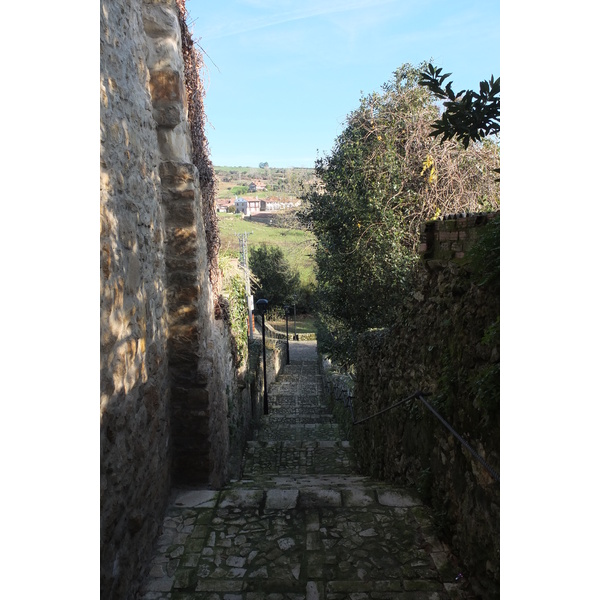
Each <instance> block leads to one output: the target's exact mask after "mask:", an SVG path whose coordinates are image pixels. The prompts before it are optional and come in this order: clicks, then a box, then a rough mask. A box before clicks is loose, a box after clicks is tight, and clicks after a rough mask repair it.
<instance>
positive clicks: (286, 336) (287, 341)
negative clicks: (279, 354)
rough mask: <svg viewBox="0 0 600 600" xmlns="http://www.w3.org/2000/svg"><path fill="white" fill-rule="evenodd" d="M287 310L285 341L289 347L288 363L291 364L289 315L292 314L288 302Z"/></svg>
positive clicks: (285, 308)
mask: <svg viewBox="0 0 600 600" xmlns="http://www.w3.org/2000/svg"><path fill="white" fill-rule="evenodd" d="M283 308H284V310H285V341H286V349H287V363H286V364H288V365H289V364H290V334H289V331H288V317H289V316H290V307H289V306H288V305H287V304H286V305H285V306H284V307H283Z"/></svg>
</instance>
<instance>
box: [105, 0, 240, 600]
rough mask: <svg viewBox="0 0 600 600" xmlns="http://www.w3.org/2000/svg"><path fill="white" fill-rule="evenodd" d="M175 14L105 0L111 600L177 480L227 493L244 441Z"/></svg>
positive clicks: (139, 571)
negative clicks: (217, 308)
mask: <svg viewBox="0 0 600 600" xmlns="http://www.w3.org/2000/svg"><path fill="white" fill-rule="evenodd" d="M180 5H182V1H181V0H110V1H108V0H102V1H101V4H100V44H101V51H100V101H101V113H100V117H101V119H100V131H101V156H100V171H101V182H100V183H101V194H100V212H101V218H100V227H101V232H100V249H101V264H100V267H101V268H100V283H101V297H100V329H101V364H100V381H101V389H100V393H101V404H100V423H101V425H100V445H101V449H100V450H101V465H100V476H101V498H100V502H101V515H100V516H101V524H100V525H101V534H100V535H101V565H100V587H101V597H102V598H103V599H106V600H109V599H110V600H121V599H125V598H132V597H133V596H134V594H135V590H136V587H137V586H138V584H139V582H140V581H141V579H142V577H143V568H144V566H145V565H146V562H147V559H148V557H149V556H150V552H151V549H152V544H153V541H154V539H155V538H156V536H157V534H158V533H159V526H160V523H162V518H163V513H164V509H165V507H166V505H167V502H168V498H169V494H170V490H171V487H172V483H177V484H178V485H181V484H191V485H210V486H212V487H213V488H217V487H220V486H222V485H223V484H224V483H225V482H226V481H227V480H228V479H229V478H230V477H232V476H235V475H236V474H237V473H238V472H239V469H240V467H241V453H242V450H243V446H244V443H245V441H246V439H247V438H248V437H250V436H251V422H252V416H251V412H252V406H251V394H250V388H249V386H247V385H246V383H245V381H246V378H247V376H246V373H245V370H244V369H245V368H246V366H243V368H242V369H241V370H239V371H238V370H236V368H235V364H234V350H233V348H232V345H231V342H230V332H229V327H228V324H227V323H225V322H224V321H222V320H219V319H218V318H217V317H216V316H215V310H214V306H215V299H216V297H217V296H218V291H219V290H218V289H215V286H217V287H218V283H219V282H218V274H215V273H214V272H213V270H212V268H211V265H212V264H213V263H214V252H215V245H214V243H213V242H214V240H213V242H211V243H207V236H210V235H211V234H210V227H208V228H207V227H206V222H205V221H206V217H205V215H208V218H212V217H211V210H212V211H213V212H214V207H212V208H211V206H210V202H209V200H210V198H208V199H205V197H204V195H205V193H204V192H203V191H202V190H205V189H207V185H208V184H207V182H206V181H205V179H206V174H207V173H209V172H210V171H211V170H212V165H210V163H207V164H203V165H201V166H202V176H200V175H199V170H198V167H197V165H196V163H195V162H194V161H196V162H197V152H195V147H194V144H193V136H192V135H191V133H190V123H189V111H188V100H187V96H188V94H187V92H186V89H187V91H189V86H190V82H189V80H188V79H186V65H185V64H184V63H185V60H184V57H183V53H182V35H183V34H182V29H181V20H180V18H181V13H180ZM183 37H185V36H183ZM186 43H188V45H189V40H187V42H186ZM192 129H194V131H195V132H196V135H197V132H198V126H197V124H196V125H194V127H192ZM202 178H204V179H203V180H202V182H201V181H200V180H201V179H202ZM215 219H216V216H215ZM207 230H208V233H207ZM208 246H210V248H209V247H208Z"/></svg>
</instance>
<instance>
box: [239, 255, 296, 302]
mask: <svg viewBox="0 0 600 600" xmlns="http://www.w3.org/2000/svg"><path fill="white" fill-rule="evenodd" d="M250 270H251V271H252V273H253V274H254V277H255V278H256V280H257V283H253V285H252V293H253V294H254V296H255V298H266V299H267V300H268V301H269V308H273V307H277V306H283V305H284V304H285V303H286V302H289V301H290V299H291V297H292V296H293V295H294V293H297V292H298V290H299V287H300V274H299V273H298V271H295V270H293V269H292V267H291V266H290V263H289V262H288V260H287V259H286V258H285V256H284V254H283V250H282V249H281V248H279V247H278V246H268V245H267V244H265V243H262V244H261V245H260V246H258V247H254V248H253V247H251V248H250Z"/></svg>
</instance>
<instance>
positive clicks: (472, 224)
mask: <svg viewBox="0 0 600 600" xmlns="http://www.w3.org/2000/svg"><path fill="white" fill-rule="evenodd" d="M498 214H500V212H499V211H497V212H492V213H477V214H467V213H460V214H454V215H447V216H445V217H443V218H442V219H437V220H435V221H427V222H426V223H423V224H421V239H420V245H419V254H420V255H421V256H422V258H423V260H424V261H425V262H426V263H427V264H428V265H429V266H430V267H434V266H444V265H445V264H447V263H448V261H453V262H456V263H458V264H460V263H461V261H463V260H464V259H465V257H466V253H467V252H468V250H469V249H470V248H471V247H472V245H473V242H474V241H475V240H476V239H477V232H478V231H479V228H480V227H482V226H483V225H485V224H487V223H489V222H490V221H491V220H492V219H494V218H495V217H496V216H497V215H498Z"/></svg>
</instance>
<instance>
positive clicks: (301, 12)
mask: <svg viewBox="0 0 600 600" xmlns="http://www.w3.org/2000/svg"><path fill="white" fill-rule="evenodd" d="M245 4H247V5H252V6H253V7H255V8H263V9H268V14H263V15H260V16H255V17H250V18H246V19H244V20H240V21H234V22H225V23H224V24H222V25H219V26H216V27H212V28H211V27H210V26H209V27H208V29H206V30H204V32H203V36H202V37H203V39H206V40H213V39H219V38H224V37H229V36H235V35H241V34H244V33H249V32H252V31H258V30H260V29H266V28H269V27H275V26H278V25H283V24H285V23H291V22H294V21H302V20H306V19H311V18H314V17H324V16H331V15H336V14H343V13H348V12H350V11H358V10H364V9H368V10H369V11H372V10H373V9H375V8H377V7H381V6H384V5H393V4H397V3H396V2H394V0H354V1H350V2H344V1H340V0H336V1H333V2H328V3H325V2H323V0H310V1H309V2H305V3H304V4H303V5H302V6H301V7H300V8H294V9H287V10H281V6H282V3H281V2H271V1H269V0H246V1H245ZM410 4H412V2H410ZM285 6H291V4H290V3H286V4H285Z"/></svg>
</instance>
